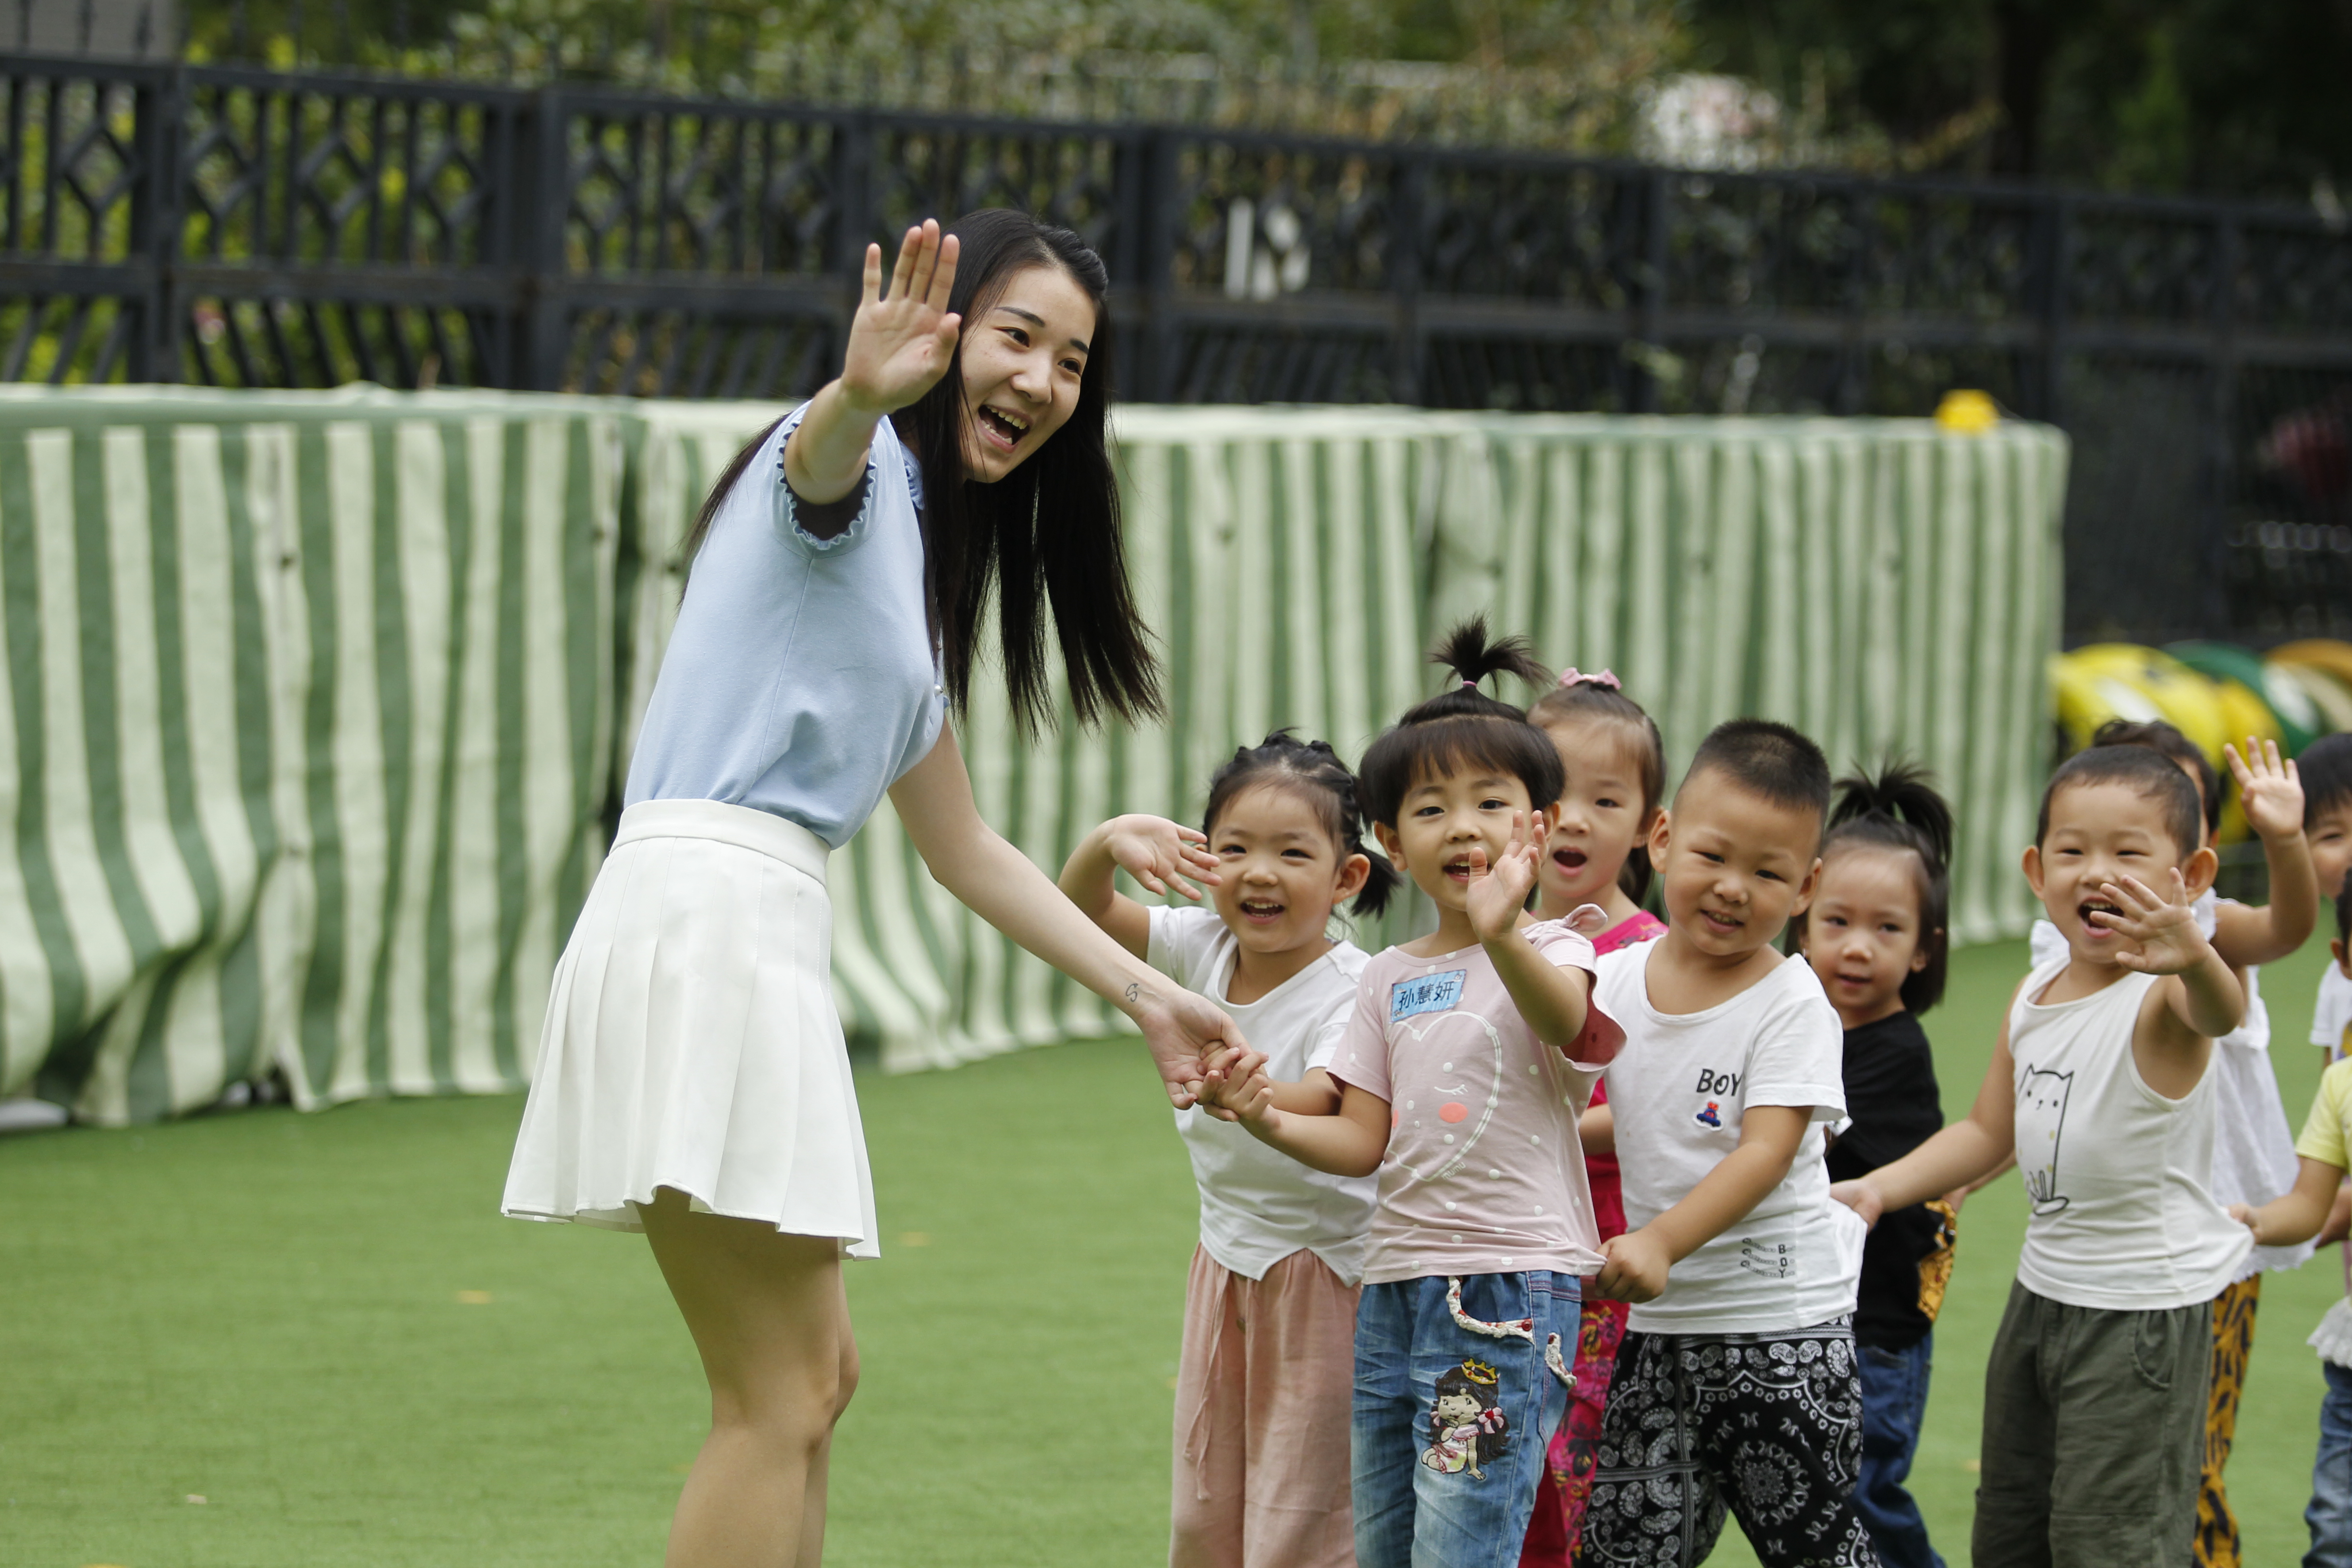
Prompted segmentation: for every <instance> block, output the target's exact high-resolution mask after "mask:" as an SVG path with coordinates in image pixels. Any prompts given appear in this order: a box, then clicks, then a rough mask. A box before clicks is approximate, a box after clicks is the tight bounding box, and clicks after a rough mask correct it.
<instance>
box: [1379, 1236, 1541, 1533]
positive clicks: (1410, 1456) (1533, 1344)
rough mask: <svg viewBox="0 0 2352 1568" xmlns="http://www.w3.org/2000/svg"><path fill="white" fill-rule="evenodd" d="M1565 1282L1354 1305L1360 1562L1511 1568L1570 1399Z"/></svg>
mask: <svg viewBox="0 0 2352 1568" xmlns="http://www.w3.org/2000/svg"><path fill="white" fill-rule="evenodd" d="M1578 1304H1579V1301H1578V1290H1577V1282H1576V1279H1575V1277H1574V1276H1573V1275H1568V1274H1552V1273H1549V1272H1547V1271H1545V1270H1542V1269H1531V1270H1529V1271H1528V1272H1527V1273H1524V1274H1470V1275H1465V1276H1462V1277H1461V1278H1460V1279H1447V1278H1445V1277H1444V1276H1442V1275H1441V1276H1438V1277H1435V1278H1432V1279H1403V1280H1397V1281H1394V1282H1392V1283H1390V1284H1385V1285H1367V1286H1365V1287H1364V1290H1363V1296H1362V1298H1361V1300H1360V1302H1359V1303H1358V1305H1357V1308H1356V1397H1355V1415H1354V1429H1353V1433H1352V1441H1351V1444H1350V1447H1351V1450H1352V1452H1351V1456H1350V1457H1351V1460H1352V1466H1351V1468H1352V1472H1353V1473H1352V1489H1353V1491H1354V1495H1355V1505H1356V1562H1357V1564H1358V1568H1515V1565H1516V1564H1517V1562H1518V1560H1519V1548H1520V1546H1521V1544H1522V1543H1523V1542H1525V1541H1526V1539H1527V1533H1528V1515H1529V1513H1531V1512H1532V1511H1533V1510H1534V1508H1535V1497H1536V1480H1537V1478H1538V1476H1540V1475H1541V1473H1542V1471H1543V1463H1544V1447H1545V1445H1547V1444H1548V1443H1549V1442H1550V1441H1551V1435H1552V1433H1553V1432H1554V1431H1555V1430H1556V1429H1557V1428H1558V1427H1559V1421H1560V1415H1561V1412H1562V1411H1564V1410H1565V1409H1566V1408H1567V1405H1568V1377H1569V1373H1570V1359H1571V1358H1573V1357H1574V1355H1575V1354H1576V1333H1577V1309H1578Z"/></svg>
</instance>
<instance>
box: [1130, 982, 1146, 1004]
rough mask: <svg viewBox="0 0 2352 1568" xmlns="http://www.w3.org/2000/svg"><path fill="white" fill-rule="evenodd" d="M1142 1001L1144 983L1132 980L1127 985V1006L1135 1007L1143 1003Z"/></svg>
mask: <svg viewBox="0 0 2352 1568" xmlns="http://www.w3.org/2000/svg"><path fill="white" fill-rule="evenodd" d="M1142 1000H1143V983H1142V982H1141V981H1139V980H1130V981H1129V982H1128V983H1127V1005H1129V1006H1130V1007H1132V1006H1134V1005H1136V1004H1137V1003H1139V1002H1141V1001H1142Z"/></svg>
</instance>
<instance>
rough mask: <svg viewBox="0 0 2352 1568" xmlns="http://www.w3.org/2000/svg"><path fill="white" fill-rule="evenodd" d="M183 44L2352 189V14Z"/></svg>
mask: <svg viewBox="0 0 2352 1568" xmlns="http://www.w3.org/2000/svg"><path fill="white" fill-rule="evenodd" d="M188 26H189V32H190V44H191V53H192V54H193V55H194V56H195V57H196V58H258V59H266V60H268V61H270V62H271V63H274V64H279V65H291V64H295V63H298V62H299V63H305V64H354V65H361V66H365V67H369V68H378V69H394V70H402V71H405V72H408V73H411V74H420V75H446V76H455V77H460V78H467V79H478V80H494V81H511V82H530V81H537V80H547V79H553V78H558V77H562V78H577V79H603V80H610V81H616V82H620V83H624V84H626V85H630V86H637V87H645V88H652V89H665V90H671V91H679V92H718V93H726V94H736V95H753V96H761V97H773V96H789V97H799V98H807V99H813V100H828V101H862V102H881V103H898V104H906V105H908V106H917V107H956V108H966V109H973V110H982V111H988V112H1001V113H1014V114H1041V115H1051V116H1060V117H1080V116H1083V117H1096V116H1105V115H1108V116H1113V117H1118V116H1132V117H1148V118H1159V119H1175V120H1188V121H1202V120H1205V121H1213V122H1222V123H1256V124H1273V125H1291V126H1297V127H1303V128H1312V129H1319V130H1325V131H1330V132H1340V133H1348V134H1370V135H1383V136H1399V135H1402V136H1426V137H1435V138H1438V139H1442V140H1447V141H1454V142H1509V143H1514V144H1518V145H1527V146H1541V147H1553V148H1560V149H1566V150H1577V151H1593V152H1607V153H1624V152H1638V151H1640V150H1642V143H1641V138H1640V134H1639V121H1640V118H1641V116H1642V114H1643V106H1644V105H1645V103H1647V102H1648V101H1649V94H1650V93H1651V92H1652V91H1654V89H1655V88H1656V87H1657V86H1658V85H1659V84H1661V83H1663V82H1664V80H1665V79H1667V78H1669V77H1671V76H1673V75H1674V74H1675V73H1677V72H1680V71H1685V70H1690V69H1700V70H1714V71H1722V72H1727V73H1730V74H1733V75H1737V76H1739V77H1743V78H1747V79H1750V80H1752V81H1755V82H1757V83H1759V84H1760V85H1761V86H1763V87H1764V88H1766V89H1769V90H1770V91H1771V92H1772V93H1773V94H1774V95H1776V96H1777V98H1778V99H1779V100H1780V103H1781V104H1782V105H1783V106H1784V111H1783V112H1782V114H1781V115H1780V118H1779V120H1778V121H1777V123H1776V127H1775V129H1774V130H1773V132H1771V138H1770V144H1769V146H1766V147H1763V148H1762V149H1761V150H1760V161H1763V162H1768V163H1833V164H1843V165H1845V166H1848V167H1854V168H1859V169H1864V170H1869V171H1873V172H1916V171H1934V170H1940V171H1948V172H1956V173H1975V174H2003V175H2022V176H2027V177H2052V178H2056V179H2061V180H2066V181H2070V182H2074V183H2086V184H2096V185H2103V186H2107V187H2111V188H2120V189H2137V190H2153V191H2208V192H2231V193H2238V194H2261V195H2276V196H2283V197H2289V198H2294V199H2302V198H2305V197H2308V196H2310V195H2313V193H2314V191H2315V187H2318V188H2323V189H2324V190H2325V191H2327V192H2332V191H2333V190H2334V188H2335V185H2336V184H2338V183H2341V184H2345V185H2346V187H2347V191H2352V90H2347V88H2346V85H2345V84H2346V83H2347V82H2352V0H991V3H990V4H988V5H971V4H969V3H967V0H952V3H951V0H709V3H695V0H192V4H191V5H190V7H189V13H188ZM2325 199H2331V200H2332V199H2333V198H2332V196H2328V197H2326V198H2325Z"/></svg>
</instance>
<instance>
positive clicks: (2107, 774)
mask: <svg viewBox="0 0 2352 1568" xmlns="http://www.w3.org/2000/svg"><path fill="white" fill-rule="evenodd" d="M2074 784H2122V785H2124V786H2126V788H2128V789H2130V790H2131V791H2132V792H2133V793H2134V794H2135V795H2139V796H2140V797H2141V798H2142V799H2144V800H2148V801H2153V802H2154V803H2155V804H2156V805H2158V807H2160V808H2161V809H2162V811H2163V813H2164V829H2165V831H2166V832H2167V833H2168V834H2169V835H2170V836H2171V837H2172V841H2173V843H2174V844H2175V845H2177V846H2179V849H2180V858H2182V859H2184V860H2185V859H2187V858H2189V856H2191V855H2194V854H2195V853H2197V850H2198V848H2199V847H2200V846H2201V845H2202V844H2203V843H2204V835H2203V834H2202V833H2201V832H2200V831H2199V828H2200V825H2201V824H2202V822H2203V817H2202V816H2201V815H2200V812H2199V810H2198V804H2197V786H2196V785H2195V784H2190V783H2189V775H2188V774H2187V773H2182V772H2181V771H2180V766H2179V763H2175V762H2174V761H2173V760H2172V759H2171V758H2169V757H2168V756H2166V755H2165V754H2164V753H2163V752H2159V751H2157V750H2155V749H2154V748H2152V747H2148V746H2142V745H2137V744H2130V743H2126V744H2123V745H2115V746H2093V747H2091V748H2089V749H2088V750H2087V751H2081V752H2075V753H2074V755H2073V756H2071V757H2069V758H2067V759H2066V760H2065V761H2064V762H2063V763H2059V764H2058V771H2057V772H2056V773H2052V774H2051V775H2050V784H2049V786H2048V787H2047V788H2045V789H2044V790H2043V791H2042V814H2041V816H2039V817H2037V818H2036V819H2035V821H2034V824H2033V842H2034V843H2035V844H2036V845H2039V844H2041V843H2042V841H2043V840H2045V839H2047V838H2048V837H2050V803H2051V802H2052V801H2053V800H2056V799H2057V798H2058V792H2059V791H2060V790H2062V789H2065V788H2068V787H2069V786H2071V785H2074Z"/></svg>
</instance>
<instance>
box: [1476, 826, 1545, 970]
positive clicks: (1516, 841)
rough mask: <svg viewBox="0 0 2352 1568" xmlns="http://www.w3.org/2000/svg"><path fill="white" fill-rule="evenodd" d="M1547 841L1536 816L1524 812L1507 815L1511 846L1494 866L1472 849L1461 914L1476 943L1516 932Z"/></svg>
mask: <svg viewBox="0 0 2352 1568" xmlns="http://www.w3.org/2000/svg"><path fill="white" fill-rule="evenodd" d="M1549 837H1550V830H1549V826H1547V825H1546V824H1545V822H1544V819H1543V816H1542V814H1541V813H1540V812H1538V813H1535V814H1533V815H1532V816H1530V814H1529V813H1527V812H1524V811H1515V812H1513V813H1512V814H1511V842H1510V843H1509V844H1508V845H1507V846H1506V847H1504V850H1503V853H1502V856H1501V858H1499V859H1497V860H1496V862H1495V863H1494V865H1492V866H1487V865H1486V864H1485V863H1484V862H1485V860H1486V851H1485V850H1484V849H1483V848H1480V847H1475V846H1473V847H1472V848H1471V850H1470V891H1469V896H1468V898H1467V899H1466V900H1465V903H1464V911H1465V913H1467V914H1468V915H1469V917H1470V929H1471V930H1472V931H1476V932H1477V933H1478V940H1479V941H1480V942H1499V941H1501V940H1502V939H1503V938H1504V937H1506V936H1508V935H1509V934H1510V933H1511V932H1512V931H1516V930H1517V929H1518V924H1519V916H1520V915H1522V914H1523V913H1525V912H1526V911H1527V907H1528V894H1529V893H1532V892H1534V891H1535V890H1536V868H1537V866H1538V865H1539V864H1540V863H1541V862H1542V859H1543V848H1544V842H1545V840H1546V839H1547V838H1549Z"/></svg>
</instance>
